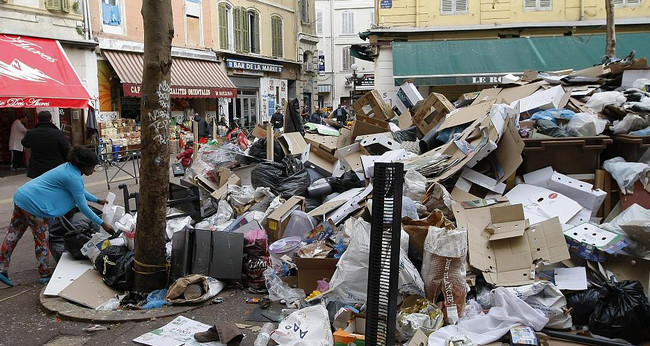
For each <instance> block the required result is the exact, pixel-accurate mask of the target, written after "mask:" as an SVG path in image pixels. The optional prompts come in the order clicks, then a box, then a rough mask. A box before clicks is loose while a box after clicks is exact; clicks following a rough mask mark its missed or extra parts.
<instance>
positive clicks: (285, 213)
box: [266, 196, 305, 244]
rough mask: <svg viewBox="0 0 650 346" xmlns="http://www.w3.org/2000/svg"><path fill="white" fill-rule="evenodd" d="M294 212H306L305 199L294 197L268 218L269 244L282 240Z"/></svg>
mask: <svg viewBox="0 0 650 346" xmlns="http://www.w3.org/2000/svg"><path fill="white" fill-rule="evenodd" d="M294 210H302V211H304V210H305V197H300V196H293V197H291V198H289V199H288V200H287V201H286V202H284V203H282V205H281V206H279V207H278V208H277V209H275V210H274V211H273V212H272V213H271V214H270V215H269V216H268V217H267V218H266V221H267V224H266V230H267V233H268V236H269V244H270V243H272V242H274V241H276V240H278V239H281V238H282V236H283V235H284V231H285V229H286V227H287V224H288V223H289V215H290V214H291V212H292V211H294Z"/></svg>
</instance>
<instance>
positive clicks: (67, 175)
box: [0, 147, 114, 286]
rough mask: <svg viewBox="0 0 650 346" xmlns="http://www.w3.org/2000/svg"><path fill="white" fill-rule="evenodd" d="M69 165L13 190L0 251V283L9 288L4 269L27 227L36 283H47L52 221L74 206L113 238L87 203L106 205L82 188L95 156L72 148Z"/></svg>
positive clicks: (65, 164)
mask: <svg viewBox="0 0 650 346" xmlns="http://www.w3.org/2000/svg"><path fill="white" fill-rule="evenodd" d="M68 159H69V161H70V162H67V163H63V164H61V165H59V166H58V167H56V168H54V169H52V170H50V171H48V172H47V173H45V174H43V175H41V176H39V177H38V178H36V179H33V180H30V181H28V182H27V183H25V184H24V185H22V186H21V187H19V188H18V190H16V193H15V194H14V211H13V216H12V217H11V222H10V223H9V227H8V228H7V235H6V236H5V239H4V242H3V243H2V247H0V281H1V282H3V283H5V284H6V285H9V286H13V282H11V280H10V279H9V274H8V272H7V269H8V268H9V262H10V261H11V254H12V253H13V251H14V249H15V247H16V244H17V243H18V241H19V240H20V238H21V237H22V236H23V234H24V233H25V231H26V230H27V227H29V228H31V230H32V234H33V235H34V248H35V253H36V260H37V261H38V273H39V274H40V276H41V277H40V279H39V282H40V283H42V284H45V283H47V282H49V280H50V277H51V273H50V270H49V264H48V261H49V230H50V224H51V221H52V218H55V217H60V216H63V215H65V214H66V213H67V212H69V211H70V210H71V209H72V208H74V207H75V206H77V207H78V208H79V210H80V211H81V212H82V213H83V214H84V215H85V216H86V217H87V218H88V219H90V220H91V221H93V222H94V223H96V224H98V225H101V227H102V228H103V229H104V230H105V231H106V232H108V233H109V234H113V233H114V231H113V228H112V227H111V226H110V225H109V224H107V223H106V222H103V221H102V219H101V218H100V217H99V216H97V215H96V214H95V213H94V212H93V211H92V210H91V209H90V208H89V207H88V203H87V202H93V203H98V204H101V205H104V204H106V200H103V199H99V198H97V197H95V196H93V195H92V194H90V193H89V192H88V191H86V188H85V187H84V181H83V178H82V175H91V174H93V172H94V171H95V166H96V165H97V164H98V163H99V161H98V159H97V155H96V154H95V153H94V152H92V151H91V150H88V149H84V148H82V147H74V148H72V150H71V151H70V154H69V157H68Z"/></svg>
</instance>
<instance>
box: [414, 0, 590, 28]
mask: <svg viewBox="0 0 650 346" xmlns="http://www.w3.org/2000/svg"><path fill="white" fill-rule="evenodd" d="M580 1H581V2H582V0H580ZM419 12H420V0H415V27H416V28H419V27H420V16H419V15H418V13H419Z"/></svg>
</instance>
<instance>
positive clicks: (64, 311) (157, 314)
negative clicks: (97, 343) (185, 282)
mask: <svg viewBox="0 0 650 346" xmlns="http://www.w3.org/2000/svg"><path fill="white" fill-rule="evenodd" d="M44 291H45V287H43V289H42V290H41V292H40V293H39V300H40V303H41V306H42V307H43V309H44V310H46V311H47V312H49V313H54V314H58V315H59V316H61V317H63V318H65V319H67V320H71V321H78V322H89V323H122V322H138V321H148V320H150V319H152V318H161V317H168V316H174V315H178V314H181V313H184V312H187V311H190V310H194V309H197V308H200V307H203V306H206V305H209V304H210V301H209V300H208V301H207V302H204V303H203V304H198V305H179V306H164V307H162V308H158V309H151V310H114V311H97V310H93V309H89V308H86V307H83V306H81V305H78V304H75V303H71V302H69V301H67V300H65V299H63V298H61V297H48V296H45V295H44V294H43V292H44Z"/></svg>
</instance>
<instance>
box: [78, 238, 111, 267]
mask: <svg viewBox="0 0 650 346" xmlns="http://www.w3.org/2000/svg"><path fill="white" fill-rule="evenodd" d="M106 239H108V236H107V235H105V234H103V233H95V234H93V236H92V237H91V238H90V240H89V241H87V242H86V243H85V244H84V246H83V247H82V248H81V253H82V254H83V255H84V256H86V257H88V259H90V261H91V262H92V263H95V259H96V258H97V256H99V253H100V252H101V250H102V243H103V242H104V240H106Z"/></svg>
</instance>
